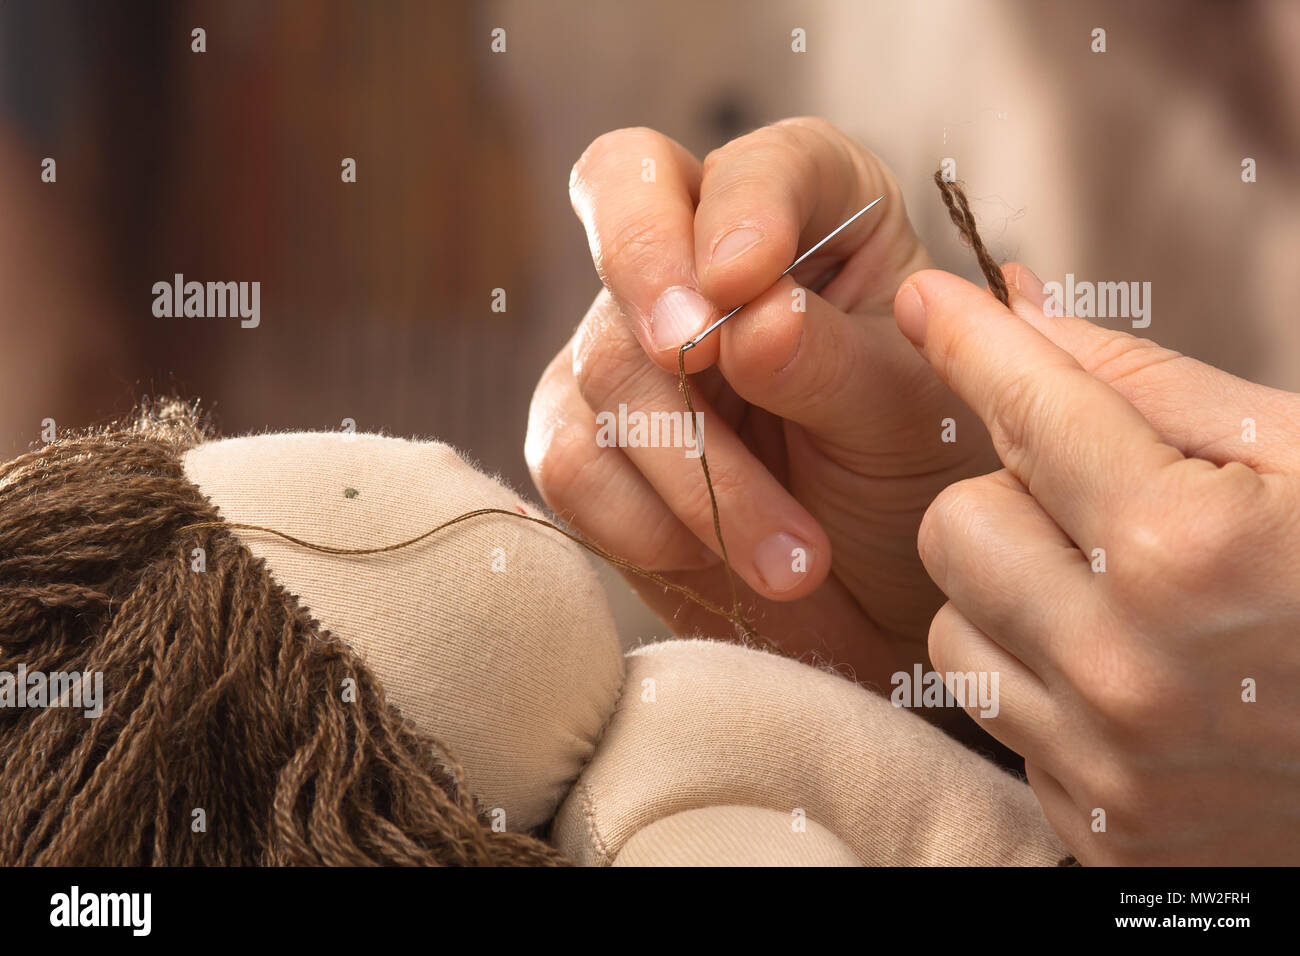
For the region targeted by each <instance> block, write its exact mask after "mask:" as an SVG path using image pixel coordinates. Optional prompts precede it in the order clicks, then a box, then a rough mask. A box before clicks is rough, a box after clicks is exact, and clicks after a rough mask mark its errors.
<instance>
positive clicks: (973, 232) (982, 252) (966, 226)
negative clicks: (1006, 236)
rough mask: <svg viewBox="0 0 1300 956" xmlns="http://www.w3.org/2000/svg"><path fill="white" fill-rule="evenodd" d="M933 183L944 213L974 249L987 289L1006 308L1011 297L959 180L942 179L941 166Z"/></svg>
mask: <svg viewBox="0 0 1300 956" xmlns="http://www.w3.org/2000/svg"><path fill="white" fill-rule="evenodd" d="M934 184H935V185H936V186H938V187H939V195H940V196H941V197H942V198H943V204H944V205H945V206H947V207H948V215H949V216H951V217H952V222H953V225H955V226H956V227H957V231H958V232H959V233H961V237H962V239H964V240H965V241H966V244H967V245H968V246H970V247H971V249H973V250H974V251H975V258H976V259H977V260H978V261H979V264H980V271H981V272H983V273H984V278H985V279H986V280H987V281H988V284H989V288H990V289H991V290H993V294H994V295H995V296H997V300H998V301H999V302H1001V303H1002V304H1003V305H1005V306H1007V307H1008V308H1010V307H1011V296H1010V294H1009V293H1008V291H1007V280H1006V277H1005V276H1003V275H1002V269H1001V267H1000V266H999V265H998V264H997V261H996V260H994V258H993V257H992V256H991V255H989V251H988V249H986V248H985V247H984V241H983V240H982V239H980V234H979V230H978V229H977V228H976V227H975V216H974V215H972V214H971V211H970V204H969V203H967V202H966V193H965V191H963V190H962V188H961V185H960V184H959V183H955V182H948V181H947V180H946V179H944V178H943V170H942V169H936V170H935V172H934Z"/></svg>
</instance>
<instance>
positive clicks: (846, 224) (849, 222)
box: [681, 196, 885, 352]
mask: <svg viewBox="0 0 1300 956" xmlns="http://www.w3.org/2000/svg"><path fill="white" fill-rule="evenodd" d="M884 198H885V197H884V196H877V197H876V198H875V199H873V200H872V201H871V202H869V203H867V204H866V205H865V206H863V207H862V208H861V209H859V210H858V211H857V212H855V213H854V214H853V215H852V216H850V217H849V218H848V219H845V220H844V221H843V222H842V223H840V224H839V225H838V226H836V227H835V230H834V231H833V232H831V233H830V234H829V235H827V236H826V237H825V238H824V239H822V240H821V241H820V242H819V243H817V244H816V245H815V246H813V247H812V248H811V249H809V250H808V251H807V252H805V253H804V254H803V255H801V256H800V257H799V258H798V259H796V260H794V262H792V263H790V268H788V269H786V270H785V271H784V272H782V273H781V274H780V275H779V276H777V277H776V279H777V280H778V281H779V280H780V279H784V278H785V277H786V276H788V275H789V274H790V273H791V272H793V271H794V270H795V269H797V268H798V267H799V266H800V265H801V264H802V263H803V262H804V260H806V259H807V258H808V257H809V256H811V255H812V254H813V253H814V252H816V251H817V250H818V249H820V248H821V247H822V246H824V245H826V243H828V242H830V241H831V240H832V239H834V238H835V237H836V236H838V235H839V234H840V233H841V232H843V231H844V230H845V229H847V228H848V227H849V226H850V225H852V224H853V223H854V222H856V221H857V219H858V217H859V216H861V215H862V214H863V213H864V212H866V211H867V210H868V209H870V208H871V207H872V206H874V205H875V204H876V203H878V202H880V201H881V200H883V199H884ZM746 305H748V303H746ZM744 307H745V306H744V305H738V306H736V307H735V308H734V309H732V310H731V311H730V312H728V313H727V314H726V315H724V316H723V317H722V318H720V319H718V320H717V321H716V322H714V323H713V324H712V325H710V326H709V327H708V328H707V329H705V330H704V331H703V332H701V333H700V334H699V335H697V336H695V338H693V339H691V340H690V341H689V342H687V343H686V344H685V345H683V346H682V347H681V351H683V352H687V351H689V350H691V349H693V348H695V346H697V345H699V344H700V343H701V342H703V341H704V340H705V339H706V338H708V337H709V336H710V335H712V334H713V333H714V332H715V331H716V330H717V329H719V328H721V327H722V323H723V322H726V321H727V319H729V318H731V317H732V316H733V315H735V314H736V313H737V312H739V311H740V310H741V309H743V308H744Z"/></svg>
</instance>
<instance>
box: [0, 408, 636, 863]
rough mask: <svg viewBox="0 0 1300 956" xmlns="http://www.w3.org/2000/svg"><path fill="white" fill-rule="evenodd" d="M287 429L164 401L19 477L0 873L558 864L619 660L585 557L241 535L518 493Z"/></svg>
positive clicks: (446, 507)
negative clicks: (568, 800)
mask: <svg viewBox="0 0 1300 956" xmlns="http://www.w3.org/2000/svg"><path fill="white" fill-rule="evenodd" d="M292 437H293V436H257V437H252V438H246V439H237V440H235V441H237V442H240V443H242V445H240V446H237V447H235V448H231V447H229V446H228V443H225V442H208V441H206V440H205V438H206V436H205V434H204V433H203V431H202V429H201V428H200V427H199V425H198V424H197V422H196V419H195V416H194V414H193V413H192V411H191V410H189V409H186V408H185V407H183V406H179V405H163V406H160V407H158V408H156V409H153V410H150V411H146V412H145V413H143V414H141V415H139V416H138V417H137V418H136V419H135V420H133V421H131V422H130V423H128V424H126V425H124V426H121V427H114V428H109V429H106V430H102V431H99V432H96V433H93V434H84V435H78V436H72V437H68V438H64V439H61V440H59V441H57V442H55V443H53V444H50V445H48V446H46V447H45V448H42V449H41V450H39V451H36V452H33V453H31V454H28V455H24V456H22V457H21V458H18V459H16V460H14V461H12V462H10V463H8V464H7V465H4V466H2V467H0V675H4V674H8V675H11V679H10V680H9V681H8V684H2V685H0V704H4V706H0V829H2V830H4V831H5V832H4V833H3V834H0V863H4V864H9V865H12V864H31V863H45V864H150V863H161V864H204V863H207V864H311V863H327V864H351V865H355V864H366V863H398V864H403V863H405V864H421V863H423V864H428V863H461V864H473V863H555V862H561V861H562V858H561V856H560V854H559V853H558V852H556V851H555V850H553V849H551V848H550V847H549V846H548V845H547V844H545V843H544V842H542V841H541V840H539V839H536V838H534V837H533V836H531V835H529V831H531V830H533V829H535V828H536V827H538V826H539V825H541V824H543V823H545V822H546V821H547V820H548V819H549V818H550V817H551V816H552V814H553V812H554V810H555V808H556V806H557V805H558V803H559V801H560V799H561V798H562V796H563V795H564V792H565V790H566V789H567V786H568V783H569V782H571V780H572V778H573V777H576V776H577V773H578V771H579V770H580V769H581V766H582V764H583V762H584V761H585V760H586V759H587V758H588V757H589V756H590V753H591V749H592V747H593V746H594V743H595V739H596V737H597V735H598V734H599V732H600V729H601V726H602V725H603V723H604V721H605V719H606V717H607V713H605V712H602V711H600V710H599V708H593V707H590V706H588V705H587V701H586V698H585V697H584V692H585V688H586V687H588V686H589V685H592V684H593V682H594V686H596V687H601V686H603V685H613V687H616V686H617V682H618V680H619V677H620V675H621V660H620V656H619V652H618V648H617V642H616V641H615V639H614V635H613V629H612V623H611V622H610V620H609V615H608V611H607V609H606V607H605V605H604V604H603V600H600V599H599V594H598V593H596V594H593V593H591V589H592V586H593V584H594V582H593V581H592V576H591V570H590V568H589V567H588V566H587V565H586V563H585V560H584V559H583V558H582V556H581V555H580V554H578V553H576V552H577V549H576V548H575V547H574V546H572V545H570V544H568V543H566V542H564V541H563V539H559V538H558V537H557V536H553V535H551V534H550V533H549V532H547V531H546V529H543V528H533V527H531V526H529V527H515V526H514V524H515V523H511V524H509V525H507V523H506V522H505V521H504V520H500V519H498V520H497V521H496V522H495V523H494V522H493V520H492V519H491V518H486V519H483V521H482V522H480V523H479V524H478V525H477V526H476V527H472V528H471V527H465V528H462V529H460V532H459V533H457V532H456V530H455V529H453V530H452V531H449V532H448V534H447V536H446V537H445V538H443V539H440V540H437V541H432V540H431V541H430V542H428V545H427V547H424V548H421V549H417V550H412V551H411V552H410V553H407V554H392V555H381V556H376V557H375V558H373V559H367V560H365V561H359V560H357V559H356V558H351V559H347V560H344V559H338V560H336V561H330V560H329V558H328V556H322V555H320V554H315V553H312V552H303V551H302V550H301V549H295V548H294V547H293V546H292V545H288V544H287V543H286V542H283V541H281V540H279V539H271V543H267V542H265V541H263V540H261V539H258V540H256V541H254V538H255V536H254V535H253V534H251V533H247V532H245V533H244V535H243V536H242V537H241V535H240V534H238V533H236V532H235V531H234V530H233V529H231V528H230V527H229V526H228V525H226V524H225V522H224V521H223V518H225V519H227V520H240V519H243V520H248V519H249V518H250V516H251V517H253V518H260V519H262V520H264V521H265V522H266V523H267V524H270V525H272V526H275V527H284V526H286V525H288V527H285V530H286V531H289V532H291V533H292V532H294V531H302V530H303V523H304V522H305V523H306V524H308V525H312V526H313V527H314V528H315V530H316V532H317V533H316V534H315V535H310V534H308V535H305V536H306V537H316V538H321V537H328V535H327V534H325V533H324V532H322V529H323V528H328V529H331V530H332V532H333V537H334V539H335V540H334V541H333V542H331V543H335V544H338V545H339V546H342V547H357V546H365V545H366V544H369V543H376V542H377V543H380V544H382V543H387V541H391V540H396V539H399V538H401V537H404V536H406V535H404V534H398V533H393V534H390V533H389V532H390V531H395V530H396V529H398V528H400V529H401V530H402V531H403V532H405V531H407V530H408V529H410V528H411V527H414V526H415V525H416V524H419V523H421V522H422V521H425V519H427V518H431V517H434V515H446V516H449V515H451V514H455V513H457V512H458V511H461V510H467V509H464V508H461V503H462V502H467V501H468V502H474V503H478V504H479V506H482V503H483V502H484V500H485V499H484V495H485V494H486V495H487V497H488V498H490V499H491V500H490V501H489V502H488V503H491V504H496V503H501V502H505V501H508V502H509V503H508V504H507V505H506V506H507V507H516V506H517V507H523V506H522V505H518V504H517V499H516V498H515V497H514V496H513V495H512V494H511V493H510V492H509V491H508V490H507V489H505V488H504V487H503V486H501V485H499V484H498V483H496V482H494V481H492V480H491V479H488V478H486V477H485V476H482V475H480V474H479V473H478V472H477V471H475V470H474V469H473V468H471V467H469V466H468V465H466V464H465V463H464V462H462V461H461V460H460V459H459V458H458V457H457V456H456V455H455V453H454V452H453V451H451V450H450V449H448V448H447V447H446V446H442V445H435V444H428V443H412V442H396V440H394V439H384V438H378V437H374V436H369V437H358V439H357V440H355V441H348V440H346V437H345V436H326V435H315V436H309V438H310V439H311V440H310V441H308V442H307V444H308V445H310V446H311V447H310V449H308V448H306V447H304V446H303V445H301V444H300V445H298V446H295V445H294V443H293V442H292V441H286V439H291V438H292ZM376 445H384V446H390V445H400V446H404V447H403V448H402V449H401V451H404V452H405V454H404V455H402V454H399V455H398V456H397V460H396V461H395V460H394V456H393V455H392V454H388V455H382V454H381V455H376V454H375V451H376ZM223 446H226V447H223ZM390 451H391V449H390ZM287 471H292V472H293V474H287V473H286V472H287ZM348 491H351V492H352V494H351V495H350V496H349V495H347V494H345V492H348ZM394 496H396V497H394ZM403 498H405V500H401V499H403ZM250 502H252V503H251V504H250ZM399 505H400V507H401V512H400V513H399V512H398V510H397V508H398V506H399ZM473 506H474V504H470V505H469V507H473ZM367 509H369V510H367ZM227 511H230V512H233V513H234V517H232V516H231V515H230V514H226V512H227ZM295 521H296V522H297V523H296V524H295ZM211 522H218V523H219V524H218V525H217V526H215V527H213V526H210V525H209V526H207V527H201V528H197V529H192V528H190V527H189V526H192V525H202V524H207V523H211ZM412 522H414V524H412ZM432 523H433V522H431V521H430V522H428V523H427V524H426V525H425V526H426V527H427V526H431V524H432ZM518 524H520V525H524V524H526V523H523V522H519V523H518ZM265 537H266V536H263V538H265ZM344 539H346V540H344ZM248 542H253V544H254V547H263V546H265V547H266V549H267V550H266V552H264V553H260V554H259V553H255V552H254V551H253V550H251V549H250V547H249V543H248ZM281 546H283V547H281ZM494 549H495V550H494ZM494 560H495V561H496V565H497V567H499V568H501V569H502V570H501V571H499V572H496V573H494V572H492V571H491V570H490V568H491V566H492V563H493V561H494ZM525 581H526V583H525ZM289 582H293V583H292V584H290V583H289ZM286 584H288V585H289V586H286ZM295 584H298V585H301V588H298V589H295V587H294V585H295ZM575 588H576V591H575ZM304 592H306V595H305V594H304ZM339 608H342V609H343V610H342V611H340V610H339ZM512 653H513V654H515V655H518V656H519V657H520V658H521V659H526V660H528V661H529V666H528V667H527V668H519V667H516V666H513V664H515V663H517V662H516V661H514V660H512V659H510V655H511V654H512ZM20 676H21V677H22V678H23V679H22V682H21V686H19V683H18V678H19V677H20ZM452 676H455V677H456V681H455V683H454V687H453V682H452V680H451V678H452ZM41 685H43V686H44V692H42V691H41V689H40V686H41ZM96 685H98V687H99V688H100V690H99V692H98V693H97V692H96ZM6 687H7V688H8V690H9V692H10V697H9V699H8V700H4V699H3V697H4V693H5V690H6ZM612 695H613V691H612V690H611V691H610V692H609V696H610V697H611V698H612ZM96 711H97V713H95V712H96ZM503 824H508V826H509V829H506V828H505V826H503Z"/></svg>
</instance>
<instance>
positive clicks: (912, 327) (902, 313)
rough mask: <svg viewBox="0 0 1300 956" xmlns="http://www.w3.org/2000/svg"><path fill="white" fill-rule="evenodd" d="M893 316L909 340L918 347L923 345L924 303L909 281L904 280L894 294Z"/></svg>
mask: <svg viewBox="0 0 1300 956" xmlns="http://www.w3.org/2000/svg"><path fill="white" fill-rule="evenodd" d="M894 318H895V320H896V321H897V322H898V329H899V331H900V332H902V333H903V334H904V335H906V336H907V339H908V341H909V342H911V343H912V344H913V345H915V346H916V347H917V348H918V349H919V348H924V347H925V303H924V302H922V301H921V293H919V292H917V291H916V286H914V285H912V284H911V283H910V282H905V283H904V284H903V286H902V288H900V289H899V290H898V295H896V296H894Z"/></svg>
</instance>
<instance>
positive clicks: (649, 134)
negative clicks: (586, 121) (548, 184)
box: [569, 126, 663, 190]
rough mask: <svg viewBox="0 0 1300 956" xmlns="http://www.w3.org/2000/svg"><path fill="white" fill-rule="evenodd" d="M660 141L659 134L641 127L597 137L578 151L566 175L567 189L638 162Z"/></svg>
mask: <svg viewBox="0 0 1300 956" xmlns="http://www.w3.org/2000/svg"><path fill="white" fill-rule="evenodd" d="M661 139H663V135H662V134H661V133H658V132H656V131H655V130H652V129H650V128H648V127H645V126H625V127H623V128H621V129H614V130H610V131H609V132H606V133H601V134H600V135H599V136H597V137H596V138H595V139H593V140H592V141H591V143H590V144H588V146H587V148H586V149H584V150H583V151H582V155H581V156H579V157H578V160H577V162H575V163H574V164H573V168H572V169H571V170H570V171H569V189H570V190H573V189H574V188H575V187H576V186H577V185H578V183H580V182H582V181H584V180H589V179H591V178H592V177H593V176H597V175H599V174H600V173H602V172H604V171H606V170H608V169H610V168H611V167H614V166H617V165H619V164H620V163H624V162H627V161H628V160H629V159H640V154H641V153H644V152H645V151H646V149H648V148H651V147H653V146H654V145H655V144H656V143H657V142H658V141H659V140H661Z"/></svg>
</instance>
